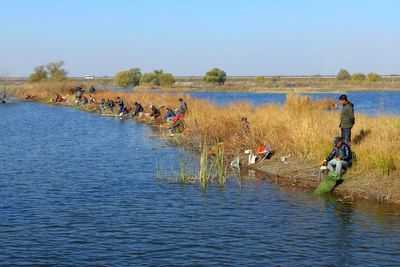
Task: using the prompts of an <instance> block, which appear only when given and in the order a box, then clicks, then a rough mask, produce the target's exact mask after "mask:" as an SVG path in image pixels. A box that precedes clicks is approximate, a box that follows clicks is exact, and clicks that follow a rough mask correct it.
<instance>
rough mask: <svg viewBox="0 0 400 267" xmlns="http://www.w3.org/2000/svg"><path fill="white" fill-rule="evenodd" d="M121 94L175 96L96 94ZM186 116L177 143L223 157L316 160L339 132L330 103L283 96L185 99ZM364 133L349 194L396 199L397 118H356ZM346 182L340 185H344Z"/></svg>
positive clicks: (41, 89) (148, 98) (157, 101)
mask: <svg viewBox="0 0 400 267" xmlns="http://www.w3.org/2000/svg"><path fill="white" fill-rule="evenodd" d="M70 87H71V84H70V83H65V84H62V85H57V84H52V85H51V84H47V85H46V86H43V85H40V84H38V85H29V86H26V87H23V88H21V89H20V90H19V91H18V93H17V95H18V96H19V97H21V98H22V97H24V96H25V95H27V94H30V95H36V96H38V98H40V100H42V101H48V100H49V99H50V98H51V97H54V95H55V94H56V93H60V94H63V95H66V94H68V92H69V88H70ZM117 96H120V97H122V98H123V99H124V101H125V102H126V103H127V104H128V105H132V104H133V103H134V102H135V101H138V102H140V103H142V104H143V106H144V107H145V109H147V110H149V106H150V104H154V105H157V106H165V107H167V106H168V107H176V106H177V105H178V101H177V98H178V97H179V95H173V94H162V93H151V92H148V93H145V92H141V93H117V92H110V91H107V92H106V91H99V92H97V93H96V94H95V97H96V99H97V100H98V101H99V100H100V99H101V98H104V99H107V98H113V99H115V98H116V97H117ZM184 98H185V100H186V101H187V103H188V105H189V114H188V116H187V117H186V119H185V124H186V130H185V132H184V133H183V134H182V138H181V139H182V140H183V142H184V143H186V144H190V145H192V146H194V147H196V149H198V147H200V146H201V143H202V142H203V140H205V139H207V140H209V142H210V145H211V146H212V145H214V144H217V143H219V142H223V143H224V150H225V155H226V156H227V157H228V159H230V158H232V157H234V156H236V155H238V154H239V153H241V152H243V150H244V149H248V148H255V147H256V146H258V145H260V144H269V145H271V147H272V148H273V150H274V151H276V153H277V155H290V156H291V157H294V158H297V159H304V160H307V161H311V162H315V163H316V164H317V163H318V162H320V161H321V160H322V159H323V158H324V157H325V156H326V154H327V153H328V152H329V151H330V149H331V147H332V139H333V137H334V136H336V135H338V134H339V129H338V122H339V113H338V112H332V111H328V110H327V108H330V107H331V106H332V102H331V101H318V102H314V101H311V100H310V99H309V98H308V97H301V96H297V95H288V97H287V102H286V103H285V105H283V106H278V105H271V104H268V105H265V106H260V107H253V106H251V105H250V104H248V103H235V104H232V105H229V106H225V107H221V106H218V105H215V104H212V103H210V102H207V101H204V100H198V99H193V98H190V97H187V96H185V97H184ZM242 117H247V118H248V121H249V122H250V132H247V131H245V130H244V129H243V125H242V123H241V118H242ZM361 131H364V132H367V133H368V134H366V136H364V138H361V140H360V142H359V144H353V150H354V151H355V152H356V154H357V161H356V163H355V164H354V167H353V168H352V169H351V171H350V172H349V177H352V178H354V179H349V182H347V181H346V183H347V184H348V186H353V187H354V188H353V189H354V190H367V191H368V190H369V189H368V188H375V189H374V190H375V191H379V192H381V193H382V195H383V196H384V197H388V196H390V198H391V199H397V200H400V182H399V181H398V180H399V174H400V173H399V170H398V166H397V165H398V162H399V160H400V118H399V117H391V116H379V117H368V116H365V115H361V114H357V122H356V126H355V128H354V130H353V132H354V135H355V136H356V135H358V134H359V133H360V132H361ZM346 183H345V184H346Z"/></svg>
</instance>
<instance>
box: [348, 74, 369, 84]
mask: <svg viewBox="0 0 400 267" xmlns="http://www.w3.org/2000/svg"><path fill="white" fill-rule="evenodd" d="M365 79H366V77H365V74H363V73H354V74H353V75H351V80H352V81H356V82H362V81H365Z"/></svg>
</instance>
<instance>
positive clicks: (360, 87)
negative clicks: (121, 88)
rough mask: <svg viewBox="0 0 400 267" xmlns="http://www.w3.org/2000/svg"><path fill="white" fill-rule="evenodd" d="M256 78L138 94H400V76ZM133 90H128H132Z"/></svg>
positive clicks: (2, 82)
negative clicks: (363, 79)
mask: <svg viewBox="0 0 400 267" xmlns="http://www.w3.org/2000/svg"><path fill="white" fill-rule="evenodd" d="M256 79H257V78H256V77H228V78H227V80H226V82H225V83H224V84H223V85H216V84H210V83H206V82H204V81H203V80H202V78H201V77H177V78H176V82H175V84H174V85H173V86H172V87H161V86H152V85H140V86H138V87H135V90H138V91H148V90H151V89H159V90H163V91H166V92H176V93H180V92H246V93H342V92H368V91H400V76H384V77H383V78H382V79H381V80H379V81H375V82H370V81H367V80H365V81H352V80H346V81H339V80H337V79H336V78H335V77H331V76H328V77H317V76H309V77H306V76H304V77H295V76H294V77H268V78H265V79H263V80H262V81H257V80H256ZM68 80H69V81H71V82H74V83H81V84H82V85H86V84H94V85H96V86H100V87H103V89H112V88H113V87H114V85H113V80H112V78H110V77H104V78H95V79H93V80H86V79H83V78H74V77H72V78H69V79H68ZM26 81H27V80H26V78H7V79H5V78H3V79H2V78H0V90H1V86H22V85H23V84H25V82H26ZM129 89H132V88H127V89H126V90H129Z"/></svg>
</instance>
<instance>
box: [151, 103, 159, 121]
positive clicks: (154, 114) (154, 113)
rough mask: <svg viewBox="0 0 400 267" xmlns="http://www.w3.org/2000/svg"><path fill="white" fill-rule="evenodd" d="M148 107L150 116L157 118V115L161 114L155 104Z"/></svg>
mask: <svg viewBox="0 0 400 267" xmlns="http://www.w3.org/2000/svg"><path fill="white" fill-rule="evenodd" d="M150 109H151V113H150V117H152V118H154V119H157V118H158V117H160V116H161V112H160V110H159V109H158V108H157V107H156V106H154V105H150Z"/></svg>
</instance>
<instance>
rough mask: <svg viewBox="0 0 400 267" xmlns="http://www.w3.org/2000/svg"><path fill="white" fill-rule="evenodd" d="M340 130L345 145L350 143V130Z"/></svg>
mask: <svg viewBox="0 0 400 267" xmlns="http://www.w3.org/2000/svg"><path fill="white" fill-rule="evenodd" d="M341 130H342V138H343V140H344V142H345V143H346V144H348V145H349V144H350V143H351V128H341Z"/></svg>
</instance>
